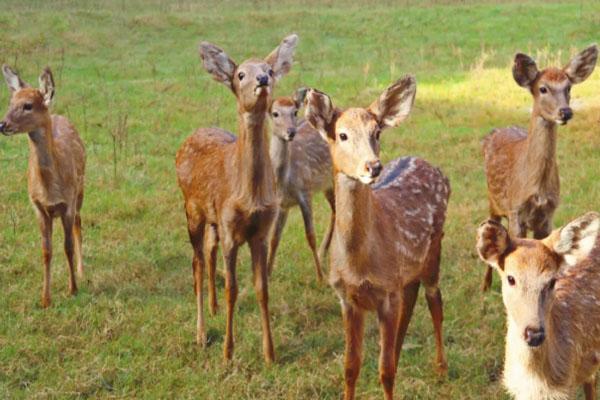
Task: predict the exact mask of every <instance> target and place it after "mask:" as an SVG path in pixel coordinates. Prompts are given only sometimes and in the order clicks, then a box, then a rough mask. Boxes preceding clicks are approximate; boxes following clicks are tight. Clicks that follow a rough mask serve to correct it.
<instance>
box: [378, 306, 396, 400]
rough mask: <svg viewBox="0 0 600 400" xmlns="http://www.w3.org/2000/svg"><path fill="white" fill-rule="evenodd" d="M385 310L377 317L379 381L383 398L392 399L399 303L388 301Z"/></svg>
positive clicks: (380, 311) (381, 310) (379, 311)
mask: <svg viewBox="0 0 600 400" xmlns="http://www.w3.org/2000/svg"><path fill="white" fill-rule="evenodd" d="M389 301H390V304H388V305H387V306H384V307H385V308H386V309H385V310H384V309H383V308H384V307H382V309H380V310H378V317H379V338H380V344H379V345H380V350H379V380H380V381H381V384H382V385H383V390H384V393H385V398H386V399H387V400H392V399H393V398H394V379H395V377H396V351H395V350H396V339H397V334H398V321H399V312H398V311H399V308H400V307H399V304H398V303H399V301H397V300H395V301H394V300H392V299H390V300H389Z"/></svg>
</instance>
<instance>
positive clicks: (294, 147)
mask: <svg viewBox="0 0 600 400" xmlns="http://www.w3.org/2000/svg"><path fill="white" fill-rule="evenodd" d="M307 90H308V89H307V88H300V89H298V90H297V91H296V92H295V93H294V95H293V96H291V97H280V98H277V99H275V100H274V101H273V103H272V104H271V113H270V116H271V121H272V125H273V134H272V136H271V146H270V149H269V153H270V156H271V162H272V163H273V170H274V172H275V181H276V184H277V192H278V196H279V209H278V213H277V217H276V219H275V224H274V225H273V230H272V232H271V239H270V242H269V258H268V268H269V274H271V272H272V270H273V265H274V263H275V254H276V253H277V247H278V245H279V241H280V240H281V234H282V232H283V228H284V227H285V223H286V221H287V216H288V212H289V210H290V208H292V207H294V206H296V205H297V206H299V207H300V210H301V212H302V218H303V220H304V231H305V233H306V240H307V241H308V244H309V246H310V249H311V251H312V256H313V260H314V263H315V270H316V273H317V280H318V281H319V282H322V280H323V272H322V268H321V264H322V260H323V259H324V257H325V254H326V252H327V250H328V249H329V244H330V242H331V234H332V229H333V223H334V220H335V201H334V195H333V181H332V175H331V156H330V155H329V146H328V145H327V142H325V141H324V140H323V138H321V135H320V134H319V133H318V132H317V131H316V130H314V129H313V128H312V127H311V126H310V124H309V123H308V122H307V121H305V120H301V121H298V118H297V117H298V111H299V110H300V108H301V107H302V103H303V101H304V98H305V96H306V92H307ZM315 192H323V194H324V195H325V199H327V202H328V204H329V207H330V208H331V211H332V213H331V218H330V222H329V228H328V229H327V233H326V234H325V238H324V239H323V242H322V244H321V247H320V249H319V253H317V246H316V236H315V228H314V224H313V217H312V195H313V193H315Z"/></svg>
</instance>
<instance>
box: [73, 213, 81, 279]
mask: <svg viewBox="0 0 600 400" xmlns="http://www.w3.org/2000/svg"><path fill="white" fill-rule="evenodd" d="M73 240H74V241H75V259H76V260H77V276H78V277H79V279H82V278H83V243H82V242H83V240H82V238H81V216H80V215H79V213H77V214H76V215H75V223H74V224H73Z"/></svg>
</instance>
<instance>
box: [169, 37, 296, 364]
mask: <svg viewBox="0 0 600 400" xmlns="http://www.w3.org/2000/svg"><path fill="white" fill-rule="evenodd" d="M297 42H298V36H297V35H295V34H292V35H289V36H287V37H286V38H284V39H283V41H282V42H281V44H280V45H279V46H278V47H277V48H275V50H273V51H272V52H271V53H270V54H269V55H268V56H267V57H266V58H264V59H260V58H251V59H248V60H246V61H244V62H242V63H241V64H239V65H238V64H236V63H235V62H234V61H233V60H232V59H231V58H230V57H229V56H228V55H227V53H225V52H224V51H223V50H222V49H221V48H219V47H217V46H216V45H214V44H211V43H208V42H202V43H201V44H200V58H201V60H202V64H203V66H204V69H205V70H206V71H207V72H208V73H209V74H211V75H212V77H213V78H214V79H215V80H216V81H218V82H220V83H222V84H224V85H225V86H226V87H227V88H229V89H230V90H231V91H232V92H233V94H234V96H235V97H236V100H237V115H238V136H237V137H236V136H234V135H233V134H232V133H230V132H227V131H225V130H223V129H219V128H199V129H198V130H196V132H195V133H194V134H193V135H192V136H190V137H188V138H187V139H186V140H185V141H184V143H183V144H182V145H181V147H180V148H179V150H178V151H177V155H176V171H177V181H178V184H179V187H180V189H181V191H182V193H183V198H184V208H185V213H186V217H187V228H188V233H189V238H190V242H191V245H192V248H193V250H194V256H193V261H192V270H193V276H194V291H195V295H196V305H197V325H196V328H197V329H196V341H197V343H198V344H201V345H202V346H206V344H207V337H206V330H205V322H204V310H203V308H204V307H203V304H204V303H203V276H204V270H205V267H206V266H207V265H208V282H209V302H210V310H211V314H213V315H214V314H215V313H216V310H217V300H216V290H215V271H216V255H217V246H218V244H219V242H220V243H221V246H222V247H221V248H222V252H223V258H224V264H225V292H226V303H227V305H226V306H227V322H226V330H225V341H224V346H223V356H224V359H225V360H230V359H231V358H232V356H233V347H234V343H233V313H234V308H235V303H236V300H237V296H238V283H237V278H236V263H237V254H238V249H239V247H240V246H241V245H243V244H244V243H248V245H249V247H250V253H251V259H252V273H253V282H254V289H255V292H256V296H257V300H258V303H259V307H260V314H261V324H262V331H263V336H262V346H263V354H264V358H265V362H266V363H267V364H270V363H272V362H273V361H274V350H273V339H272V335H271V327H270V316H269V306H268V301H269V294H268V280H267V275H268V271H267V240H268V234H269V232H270V229H271V225H272V223H273V220H274V218H275V215H276V212H277V199H276V192H275V177H274V174H273V168H272V166H271V159H270V157H269V143H268V136H267V134H268V131H267V126H268V112H269V105H270V103H271V100H272V99H271V95H272V92H273V88H274V85H275V82H276V81H278V80H279V79H281V78H282V77H283V76H284V75H286V74H287V73H288V72H289V70H290V68H291V64H292V58H293V54H294V49H295V47H296V45H297Z"/></svg>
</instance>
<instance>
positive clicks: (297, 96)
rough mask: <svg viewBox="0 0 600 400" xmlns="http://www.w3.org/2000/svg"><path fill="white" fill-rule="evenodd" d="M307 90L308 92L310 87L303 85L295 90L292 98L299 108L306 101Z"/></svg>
mask: <svg viewBox="0 0 600 400" xmlns="http://www.w3.org/2000/svg"><path fill="white" fill-rule="evenodd" d="M307 92H308V88H305V87H301V88H299V89H298V90H296V91H295V92H294V95H293V96H292V100H294V104H295V105H296V108H297V109H300V108H301V107H302V104H303V103H304V99H305V98H306V93H307Z"/></svg>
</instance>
